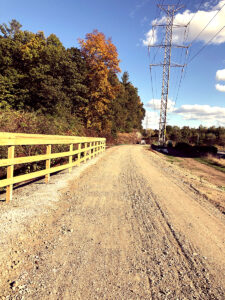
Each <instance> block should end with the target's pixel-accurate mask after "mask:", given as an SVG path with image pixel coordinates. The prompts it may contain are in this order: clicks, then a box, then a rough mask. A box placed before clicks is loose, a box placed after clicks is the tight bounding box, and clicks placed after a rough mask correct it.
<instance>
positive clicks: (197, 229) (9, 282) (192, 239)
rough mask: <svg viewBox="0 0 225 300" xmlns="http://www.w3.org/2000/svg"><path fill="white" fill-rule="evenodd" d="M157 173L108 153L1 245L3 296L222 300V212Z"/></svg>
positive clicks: (144, 157)
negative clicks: (2, 251) (56, 199)
mask: <svg viewBox="0 0 225 300" xmlns="http://www.w3.org/2000/svg"><path fill="white" fill-rule="evenodd" d="M166 169H167V166H166V165H165V162H163V161H160V158H159V157H157V155H155V154H154V153H151V152H150V151H147V150H146V148H144V147H141V146H119V147H113V148H111V149H109V150H107V151H106V153H104V154H103V155H102V157H101V158H100V160H99V161H98V162H97V163H96V165H94V166H91V167H89V168H88V169H87V170H86V171H85V172H84V173H83V174H82V175H81V177H80V179H79V181H78V180H76V181H75V180H73V181H71V182H70V185H68V186H67V188H65V189H64V190H63V192H61V200H60V201H58V202H56V203H55V204H54V206H53V207H52V208H51V213H49V214H47V215H38V214H37V216H36V218H33V219H32V220H30V219H29V224H27V225H23V227H22V228H21V229H20V228H18V231H17V232H16V234H14V235H13V232H11V233H10V236H9V238H8V239H7V238H6V239H5V245H3V246H7V247H5V248H4V255H3V253H2V258H0V263H1V269H0V275H1V279H0V280H1V282H0V295H2V299H85V300H86V299H225V280H224V278H225V235H224V233H225V218H224V215H223V214H222V213H221V212H220V211H219V210H217V209H216V208H215V207H214V206H213V205H212V204H210V203H207V201H206V200H204V199H201V197H200V196H199V195H197V194H195V193H194V192H193V191H192V190H191V189H188V187H187V186H186V185H184V184H183V183H182V182H180V181H179V178H177V176H176V174H175V173H174V174H170V176H169V175H168V173H167V170H166ZM18 205H20V204H18ZM8 209H9V210H10V209H11V207H10V206H9V207H8ZM7 249H8V250H7ZM7 255H8V256H7ZM3 258H4V259H3ZM4 270H5V271H4ZM0 299H1V297H0Z"/></svg>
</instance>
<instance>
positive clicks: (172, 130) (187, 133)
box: [144, 125, 225, 147]
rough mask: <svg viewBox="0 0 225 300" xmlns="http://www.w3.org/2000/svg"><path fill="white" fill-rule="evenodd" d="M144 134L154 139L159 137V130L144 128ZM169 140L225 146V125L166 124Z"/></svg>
mask: <svg viewBox="0 0 225 300" xmlns="http://www.w3.org/2000/svg"><path fill="white" fill-rule="evenodd" d="M144 135H145V136H148V137H150V138H151V139H152V140H153V141H157V139H158V130H147V131H146V130H144ZM166 136H167V141H168V140H170V141H173V142H174V144H176V143H188V144H191V145H206V146H213V145H218V146H222V147H225V127H215V126H211V127H208V128H207V127H204V126H199V127H198V128H190V127H189V126H184V127H182V128H180V127H178V126H170V125H167V126H166Z"/></svg>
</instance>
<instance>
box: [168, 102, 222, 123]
mask: <svg viewBox="0 0 225 300" xmlns="http://www.w3.org/2000/svg"><path fill="white" fill-rule="evenodd" d="M173 112H174V113H176V114H178V115H181V116H182V117H183V119H184V120H198V121H210V122H211V121H212V122H213V121H215V122H219V123H220V124H225V107H219V106H210V105H198V104H195V105H182V106H181V107H179V108H176V109H175V110H174V111H173Z"/></svg>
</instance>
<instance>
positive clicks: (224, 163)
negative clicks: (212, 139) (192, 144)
mask: <svg viewBox="0 0 225 300" xmlns="http://www.w3.org/2000/svg"><path fill="white" fill-rule="evenodd" d="M206 158H207V159H208V160H210V161H212V162H213V163H215V164H217V165H218V166H221V167H224V168H225V159H223V158H217V157H215V156H213V155H211V154H208V155H207V156H206Z"/></svg>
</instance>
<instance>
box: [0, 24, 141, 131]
mask: <svg viewBox="0 0 225 300" xmlns="http://www.w3.org/2000/svg"><path fill="white" fill-rule="evenodd" d="M0 34H1V35H0V107H1V119H3V117H4V116H3V115H4V113H6V115H7V118H9V115H10V113H11V114H12V115H11V117H12V118H14V116H16V119H19V120H20V119H21V118H22V119H23V123H24V128H25V129H26V130H23V131H25V132H29V131H30V132H34V131H35V130H36V131H42V132H40V133H45V132H46V133H49V130H48V131H45V129H44V128H45V126H44V125H45V124H42V126H41V125H40V124H39V123H40V122H39V123H38V124H39V125H38V126H39V127H41V128H39V127H38V128H36V129H35V124H33V123H32V122H31V119H32V115H33V117H34V120H35V119H37V120H38V119H41V120H42V122H43V120H44V119H45V118H46V120H47V121H46V122H47V124H51V122H53V120H54V123H57V124H58V125H57V124H56V125H55V127H54V128H57V129H56V131H57V132H55V133H58V134H74V130H75V128H79V130H80V129H81V128H83V129H85V130H89V131H90V132H92V133H94V134H97V135H114V136H115V135H116V134H117V132H129V131H132V130H133V129H138V130H141V128H142V120H143V118H144V115H145V110H144V108H143V104H142V103H141V100H140V97H139V96H138V90H137V89H136V88H135V87H134V86H133V84H132V83H131V82H129V75H128V73H127V72H125V73H124V74H123V76H122V79H121V81H120V80H119V79H118V73H120V68H119V62H120V60H119V58H118V53H117V49H116V47H115V46H114V45H113V43H112V41H111V40H110V39H106V37H105V35H104V34H103V33H100V32H98V31H97V30H95V31H93V32H92V33H90V34H87V35H86V37H85V39H80V40H79V44H80V48H79V49H78V48H75V47H71V48H68V49H66V48H65V47H64V46H63V44H62V43H61V41H60V40H59V38H58V37H57V36H56V35H54V34H51V35H49V36H48V37H45V35H44V33H43V32H41V31H40V32H38V33H32V32H29V31H23V30H21V24H19V22H17V21H16V20H12V21H11V22H10V23H9V25H7V24H2V25H0ZM20 116H21V117H20ZM39 117H40V118H39ZM43 118H44V119H43ZM28 119H29V122H31V123H32V124H33V127H32V126H31V127H32V131H31V129H29V125H28V124H26V122H27V120H28ZM12 121H13V120H12ZM8 126H9V128H8V130H7V131H14V130H18V127H20V126H22V124H18V126H16V125H15V124H12V126H11V127H12V128H11V127H10V124H8ZM22 127H23V126H22ZM16 128H17V129H16ZM3 129H4V130H5V128H0V130H3ZM46 130H47V129H46ZM79 130H77V132H75V134H79ZM21 131H22V129H21ZM71 131H72V132H71ZM50 133H53V132H50ZM82 134H83V132H82Z"/></svg>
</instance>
